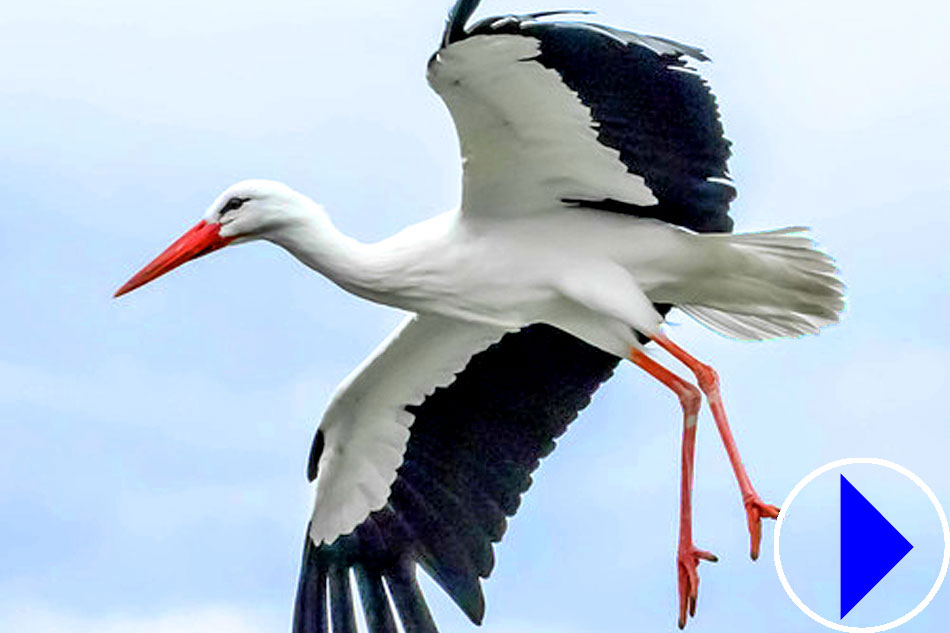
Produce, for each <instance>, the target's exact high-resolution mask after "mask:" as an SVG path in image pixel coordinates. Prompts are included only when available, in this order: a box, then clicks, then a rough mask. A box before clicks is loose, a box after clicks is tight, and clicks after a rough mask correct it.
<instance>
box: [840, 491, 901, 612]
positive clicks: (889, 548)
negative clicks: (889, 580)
mask: <svg viewBox="0 0 950 633" xmlns="http://www.w3.org/2000/svg"><path fill="white" fill-rule="evenodd" d="M913 548H914V546H913V545H911V544H910V541H908V540H907V539H906V538H904V536H903V535H902V534H901V533H900V532H898V531H897V529H896V528H895V527H894V526H893V525H891V523H890V521H888V520H887V519H885V518H884V515H882V514H881V513H880V512H878V510H877V508H875V507H874V506H873V505H871V502H870V501H868V500H867V499H865V498H864V495H862V494H861V493H860V492H858V489H857V488H855V487H854V486H853V485H851V482H850V481H848V480H847V479H845V477H844V475H841V617H842V618H844V616H846V615H848V613H849V612H850V611H851V609H853V608H854V606H855V605H856V604H858V603H859V602H861V600H863V599H864V596H866V595H868V592H869V591H871V589H873V588H874V586H875V585H877V583H879V582H881V580H882V579H883V578H884V576H886V575H887V574H888V572H890V571H891V570H892V569H894V566H895V565H897V563H899V562H900V561H901V560H902V559H903V558H904V557H905V556H907V553H908V552H910V550H912V549H913Z"/></svg>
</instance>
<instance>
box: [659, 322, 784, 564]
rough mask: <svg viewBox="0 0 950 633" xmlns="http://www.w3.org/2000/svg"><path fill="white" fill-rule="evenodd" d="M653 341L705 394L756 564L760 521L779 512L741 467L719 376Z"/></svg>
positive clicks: (662, 341) (684, 354)
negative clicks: (684, 368) (732, 476)
mask: <svg viewBox="0 0 950 633" xmlns="http://www.w3.org/2000/svg"><path fill="white" fill-rule="evenodd" d="M653 341H654V342H655V343H656V344H657V345H659V346H660V347H662V348H663V349H665V350H666V351H668V352H669V353H670V354H672V355H673V357H675V358H676V359H677V360H679V361H680V362H681V363H683V364H684V365H686V366H687V367H689V369H690V371H692V372H693V374H695V376H696V380H697V382H698V383H699V388H700V389H702V390H703V393H704V394H706V400H707V401H708V402H709V408H710V409H711V410H712V414H713V418H714V419H715V420H716V427H717V428H718V429H719V435H720V436H721V437H722V443H723V444H724V445H725V447H726V453H727V454H728V455H729V461H730V462H731V463H732V470H733V471H734V472H735V474H736V481H737V482H738V483H739V491H740V492H741V493H742V503H743V505H744V506H745V511H746V520H747V521H748V524H749V536H750V539H751V547H750V554H751V556H752V560H755V559H757V558H758V557H759V547H760V545H761V542H762V519H763V518H769V519H775V518H777V517H778V513H779V509H778V508H777V507H776V506H773V505H768V504H766V503H764V502H763V501H762V499H760V498H759V495H758V494H757V493H756V492H755V489H754V488H753V487H752V481H751V480H750V479H749V474H748V473H747V472H746V470H745V466H743V465H742V459H741V458H740V457H739V449H738V447H737V446H736V441H735V439H734V438H733V437H732V431H731V430H730V429H729V420H728V419H727V418H726V409H725V407H724V406H723V404H722V395H721V394H720V392H719V376H718V375H717V374H716V371H715V370H714V369H713V368H712V367H710V366H709V365H706V364H704V363H701V362H699V361H698V360H696V359H695V358H693V356H691V355H690V354H689V353H688V352H687V351H686V350H684V349H683V348H682V347H680V346H679V345H677V344H676V343H674V342H673V341H671V340H670V339H668V338H666V337H665V336H663V335H662V334H661V335H659V336H656V337H654V338H653Z"/></svg>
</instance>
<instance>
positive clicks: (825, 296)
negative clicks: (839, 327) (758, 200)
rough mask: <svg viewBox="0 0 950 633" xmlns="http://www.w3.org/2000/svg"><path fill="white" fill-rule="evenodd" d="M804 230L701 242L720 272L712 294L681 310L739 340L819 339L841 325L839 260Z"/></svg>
mask: <svg viewBox="0 0 950 633" xmlns="http://www.w3.org/2000/svg"><path fill="white" fill-rule="evenodd" d="M805 231H807V229H805V228H803V227H790V228H785V229H778V230H775V231H763V232H758V233H739V234H728V235H726V234H717V235H701V236H697V237H698V238H699V239H701V240H703V241H704V242H705V244H706V246H707V247H709V248H710V249H712V250H713V251H714V252H715V259H716V260H717V261H719V262H720V264H721V267H720V270H718V271H716V274H715V275H713V276H712V280H711V281H708V282H707V283H706V284H704V285H705V286H707V291H705V292H702V293H701V295H700V296H697V297H696V301H695V302H687V303H686V305H680V306H679V307H680V308H681V309H682V310H683V311H684V312H685V313H686V314H688V315H689V316H691V317H693V318H694V319H696V320H697V321H699V322H700V323H702V324H703V325H705V326H707V327H709V328H710V329H712V330H714V331H716V332H719V333H720V334H724V335H726V336H730V337H733V338H738V339H745V340H761V339H768V338H779V337H793V336H802V335H805V334H814V333H816V332H818V331H819V330H820V329H821V328H823V327H825V326H827V325H831V324H833V323H837V322H838V319H839V316H840V313H841V311H842V310H844V306H845V304H844V289H845V286H844V283H842V281H841V279H840V278H839V277H838V276H837V275H838V272H839V271H838V268H837V266H836V265H835V262H834V260H833V259H832V258H831V257H830V256H828V255H827V254H825V253H823V252H821V251H819V250H818V249H817V248H816V247H815V244H814V242H813V241H812V240H811V239H810V238H809V237H807V236H806V235H805V234H804V232H805Z"/></svg>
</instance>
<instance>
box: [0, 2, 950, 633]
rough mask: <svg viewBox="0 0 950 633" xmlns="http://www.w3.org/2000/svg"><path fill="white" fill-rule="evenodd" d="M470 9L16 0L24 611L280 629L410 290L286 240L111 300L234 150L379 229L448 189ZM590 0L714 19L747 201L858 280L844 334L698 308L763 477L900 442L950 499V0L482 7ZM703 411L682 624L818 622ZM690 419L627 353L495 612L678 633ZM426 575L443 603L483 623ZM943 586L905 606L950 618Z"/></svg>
mask: <svg viewBox="0 0 950 633" xmlns="http://www.w3.org/2000/svg"><path fill="white" fill-rule="evenodd" d="M448 5H449V0H424V1H423V0H399V1H392V2H383V1H381V0H379V1H377V0H373V1H369V0H367V1H364V2H358V3H340V2H333V3H330V2H322V1H315V2H302V1H289V0H271V1H270V2H266V3H265V2H249V1H240V2H235V1H233V0H231V1H227V2H226V1H223V0H222V1H215V2H211V1H207V0H197V1H196V0H190V1H188V2H184V1H180V0H165V1H163V2H160V3H128V2H119V1H117V0H89V1H87V2H83V3H75V2H71V1H62V2H51V1H46V0H35V1H33V2H28V3H27V2H19V3H7V4H6V5H5V6H4V8H3V10H2V11H0V59H2V60H4V61H3V62H2V63H0V121H2V123H0V148H2V149H0V208H2V210H3V211H2V212H3V215H2V218H3V220H4V225H3V228H2V229H0V271H2V272H0V293H2V294H0V296H2V297H3V298H4V306H5V309H3V310H2V311H0V331H2V332H3V338H2V341H0V631H11V632H13V631H17V632H19V633H40V632H44V633H46V632H50V631H51V632H55V633H60V632H61V633H80V632H85V631H96V632H97V633H126V632H135V633H171V632H175V633H192V632H195V633H197V632H199V631H200V632H202V633H204V632H206V631H216V632H220V633H264V632H270V631H285V630H287V629H288V627H289V622H290V608H291V604H292V600H293V595H294V591H295V587H296V578H297V571H298V569H297V568H298V563H299V553H300V548H301V545H302V539H303V534H304V527H305V523H306V520H307V516H308V514H309V511H310V506H311V502H312V498H311V497H312V492H311V489H310V487H309V485H308V484H307V482H306V478H305V469H306V458H307V455H308V451H309V442H310V439H311V437H312V434H313V430H314V427H315V424H316V422H317V420H318V419H319V416H320V413H321V411H322V409H323V406H324V404H325V402H326V399H327V397H328V395H329V394H330V393H331V391H332V389H333V387H334V386H335V385H336V383H337V382H338V381H339V380H340V379H341V378H342V377H343V376H344V375H345V374H346V373H347V372H348V371H349V370H350V369H351V368H352V367H353V366H355V365H356V364H357V363H358V362H359V361H360V360H361V359H362V358H363V357H364V356H365V355H366V354H367V353H368V352H369V351H370V350H371V349H372V348H374V347H375V346H376V344H377V343H378V342H379V341H380V340H381V339H382V338H383V337H384V336H385V335H386V334H387V333H388V332H389V331H390V330H391V328H392V327H394V326H395V324H396V323H397V322H398V321H399V320H400V318H401V317H400V315H399V314H398V313H396V312H394V311H392V310H390V309H387V308H382V307H378V306H373V305H370V304H367V303H365V302H363V301H360V300H358V299H355V298H351V297H349V296H347V295H345V294H344V293H343V292H342V291H340V290H339V289H337V288H336V287H335V286H332V285H331V284H329V283H328V282H326V281H324V280H323V279H321V278H320V277H318V276H317V275H315V274H313V273H312V272H311V271H309V270H307V269H305V268H303V267H302V266H300V265H298V264H297V263H296V262H294V261H293V260H292V259H291V258H290V257H289V256H288V255H286V254H284V253H283V252H281V251H280V250H278V249H277V248H274V247H272V246H270V245H266V244H256V245H252V246H244V247H239V248H233V249H226V250H225V251H223V252H220V253H216V254H214V255H212V256H209V257H207V258H205V259H203V260H201V261H200V262H197V263H194V264H192V265H189V266H187V267H185V268H184V269H182V270H181V271H178V272H177V273H176V274H173V275H170V276H168V277H166V278H163V279H162V280H160V281H158V282H155V283H154V284H152V285H150V286H148V287H147V288H144V289H142V290H139V291H137V292H136V293H134V294H132V295H130V296H128V297H125V298H123V299H122V300H118V301H113V300H111V299H110V296H111V293H112V292H113V291H114V290H115V288H116V287H117V286H118V285H119V284H120V283H122V282H124V281H125V280H126V279H127V278H128V277H129V276H130V275H131V274H132V273H133V272H135V271H136V270H137V269H138V268H139V267H140V266H141V265H142V264H144V263H145V262H146V261H148V260H149V259H151V257H153V256H154V255H155V254H157V253H158V251H159V250H161V249H162V248H164V247H165V246H166V245H167V244H168V243H169V242H170V241H171V240H172V239H173V238H175V237H177V236H178V235H179V234H180V233H181V232H183V231H184V230H185V229H187V228H188V227H190V226H191V225H192V224H194V222H195V221H197V219H198V218H199V217H200V216H201V214H202V213H203V212H204V210H205V208H206V206H207V205H208V204H209V203H210V202H211V201H212V200H213V199H214V197H215V196H216V195H217V194H218V193H219V192H220V191H221V190H222V189H224V188H225V187H226V186H227V185H229V184H231V183H232V182H233V181H236V180H239V179H243V178H247V177H268V178H275V179H279V180H283V181H286V182H287V183H289V184H291V185H292V186H293V187H295V188H296V189H298V190H300V191H303V192H306V193H308V194H310V195H312V196H313V197H314V198H315V199H317V200H319V201H320V202H322V203H323V204H324V205H325V206H326V207H327V209H328V211H329V212H330V213H331V215H332V217H333V218H334V220H335V221H336V223H337V224H338V226H340V228H341V229H343V230H344V231H347V232H349V233H351V234H353V235H355V236H357V237H359V238H361V239H364V240H374V239H378V238H381V237H383V236H386V235H388V234H390V233H392V232H394V231H395V230H397V229H398V228H400V227H402V226H404V225H405V224H408V223H410V222H414V221H418V220H421V219H423V218H426V217H428V216H430V215H433V214H435V213H437V212H441V211H443V210H445V209H447V208H450V207H452V206H454V205H455V204H456V203H457V200H458V196H459V191H458V190H459V162H458V158H457V153H458V149H457V141H456V139H455V135H454V130H453V128H452V125H451V121H450V119H449V116H448V114H447V112H446V111H445V110H444V108H443V106H442V104H441V102H440V101H439V99H438V97H437V96H436V95H435V94H434V93H432V92H431V91H430V90H429V88H428V87H427V85H426V83H425V76H424V74H425V73H424V71H425V62H426V60H427V58H428V56H429V55H430V54H431V52H432V51H433V50H434V46H435V45H436V43H437V41H438V38H439V34H440V33H441V29H442V25H443V20H444V16H445V12H446V10H447V9H448ZM565 6H576V7H577V8H590V9H596V10H598V12H599V14H598V15H597V16H595V17H596V19H597V20H600V21H603V22H607V23H610V24H613V25H615V26H619V27H626V28H629V29H632V30H636V31H640V32H644V33H652V34H659V35H664V36H668V37H671V38H673V39H677V40H680V41H683V42H686V43H690V44H694V45H698V46H701V47H702V48H704V49H705V50H706V52H707V53H708V54H709V55H710V56H711V57H712V58H713V59H714V60H715V61H714V63H713V64H705V65H703V67H702V71H703V73H704V75H705V76H706V77H708V78H709V79H710V81H711V83H712V85H713V87H714V89H715V92H716V94H717V95H718V98H719V101H720V104H721V110H722V114H723V118H724V121H725V127H726V131H727V134H728V136H729V137H730V138H731V139H732V140H733V142H734V152H735V156H734V158H733V159H732V161H731V162H730V167H731V172H732V174H733V176H734V178H735V180H736V182H737V183H738V187H739V191H740V195H739V198H738V200H737V201H736V202H735V204H734V206H733V216H734V217H735V218H736V220H737V228H739V229H762V228H770V227H778V226H784V225H792V224H795V225H798V224H807V225H811V226H813V227H814V229H815V232H816V235H817V236H818V239H819V240H820V242H821V244H822V246H823V247H824V248H826V249H827V250H828V251H829V252H831V253H833V254H834V255H835V256H836V257H837V258H838V260H839V263H840V266H841V268H842V271H843V275H844V278H845V280H846V281H847V283H848V285H849V291H848V297H849V301H848V306H849V307H848V311H847V313H846V315H845V318H844V321H843V323H842V324H841V325H840V326H838V327H835V328H831V329H829V330H827V331H826V332H825V333H823V334H822V335H821V336H819V337H810V338H807V339H802V340H793V341H778V342H768V343H755V344H749V343H737V342H732V341H729V340H726V339H723V338H721V337H718V336H716V335H714V334H712V333H709V332H707V331H706V330H704V329H703V328H701V327H699V326H698V325H695V324H693V323H688V322H687V321H686V317H685V316H683V315H681V314H675V313H674V316H673V320H674V321H675V322H677V323H679V324H681V325H679V326H676V327H671V328H670V330H671V332H672V333H673V335H674V336H675V337H676V338H677V339H678V340H679V341H680V342H681V343H682V344H684V346H686V347H688V348H690V349H692V350H693V352H694V353H695V354H696V355H697V356H699V357H700V358H704V359H708V360H709V361H711V362H713V364H714V365H715V366H716V367H717V368H718V369H719V371H720V374H721V376H722V380H723V385H724V393H725V397H726V403H727V406H728V409H729V411H730V414H731V417H732V421H733V428H734V430H735V432H736V434H737V436H738V440H739V443H740V448H741V449H742V451H743V454H744V456H745V459H746V463H747V464H748V466H749V468H750V470H751V472H752V475H753V477H754V479H755V480H756V482H757V484H758V487H759V490H760V492H761V493H762V495H763V497H765V498H766V499H767V500H769V501H772V502H774V503H780V502H781V501H782V500H783V499H784V498H785V496H786V495H787V494H788V493H789V491H790V490H791V489H792V487H793V486H794V485H795V484H796V483H797V482H798V481H799V480H800V479H801V478H802V477H804V476H805V475H806V474H807V473H808V472H810V471H811V470H813V469H814V468H816V467H818V466H820V465H822V464H824V463H826V462H828V461H831V460H833V459H838V458H842V457H850V456H876V457H883V458H887V459H891V460H894V461H896V462H899V463H901V464H903V465H905V466H907V467H908V468H911V469H912V470H914V471H915V472H916V473H917V474H918V475H920V476H921V477H922V478H923V479H924V480H925V481H927V482H928V483H929V484H930V486H931V487H932V488H933V489H934V491H935V492H936V493H937V495H938V496H939V497H940V498H941V499H942V500H943V501H944V503H945V504H946V503H947V502H948V500H950V466H948V462H947V458H946V454H947V450H948V446H950V431H948V413H947V406H946V397H947V394H948V391H950V390H948V387H950V381H948V378H950V375H948V359H950V334H948V330H947V328H946V327H945V326H944V324H945V323H946V319H947V307H948V304H950V295H948V292H947V290H948V274H950V255H948V254H947V250H946V249H947V237H946V236H947V229H948V225H950V221H948V218H947V214H948V212H950V211H948V200H950V186H948V177H947V171H948V170H947V167H948V160H947V151H948V148H950V125H948V123H947V113H948V111H950V83H948V79H947V77H948V68H947V60H948V59H950V38H948V37H947V33H946V29H947V24H948V23H950V9H947V6H946V4H945V3H938V2H923V1H918V0H907V1H904V2H900V3H888V4H886V5H884V4H883V3H869V2H856V1H847V2H844V1H837V0H822V1H821V2H818V1H814V0H801V1H799V2H794V3H791V2H789V3H764V2H752V1H751V0H744V1H740V0H716V1H712V0H709V1H692V2H687V1H678V0H663V1H662V2H660V1H650V2H646V1H643V2H632V1H626V2H617V1H608V0H580V1H578V2H561V1H560V0H558V1H557V2H552V0H531V1H528V2H521V1H519V2H514V1H508V0H504V1H502V0H487V1H486V2H484V3H483V7H482V9H481V10H480V12H479V14H480V15H488V14H498V13H506V12H511V11H515V12H520V11H528V10H539V9H550V8H563V7H565ZM700 425H701V429H700V434H699V438H700V439H699V446H698V454H697V455H698V458H697V483H696V495H695V496H696V540H697V544H698V545H699V546H701V547H703V548H707V549H710V550H712V551H714V552H716V553H717V554H718V555H719V556H720V558H721V562H720V563H719V564H718V565H716V566H711V565H704V566H703V568H702V570H701V578H702V584H701V589H700V599H699V614H698V617H697V619H695V620H692V621H691V622H690V624H689V630H691V631H695V632H710V633H711V632H723V633H725V632H732V631H736V630H767V631H775V632H781V633H785V632H796V633H797V632H799V631H805V632H812V631H822V630H824V629H822V628H821V627H819V626H818V625H817V624H814V623H813V622H811V621H810V620H808V619H807V618H806V617H805V616H804V615H803V614H801V613H800V612H799V611H798V609H797V608H796V607H795V606H794V605H793V604H792V603H791V601H789V599H788V598H787V597H786V595H785V593H784V592H783V590H782V588H781V586H780V585H779V582H778V579H777V577H776V574H775V570H774V567H773V566H772V563H771V555H772V544H771V525H770V526H769V527H768V528H767V531H766V543H765V545H764V556H763V560H761V561H760V562H758V563H756V564H753V563H751V562H750V561H749V560H748V555H747V549H748V542H747V535H746V531H745V525H744V515H743V512H742V510H741V507H740V505H739V503H738V494H737V492H736V489H735V484H734V481H733V479H732V474H731V471H730V470H729V466H728V462H727V460H726V458H725V455H724V453H723V451H722V449H721V446H720V444H719V440H718V437H717V436H716V433H715V431H714V427H713V424H712V420H711V418H710V417H709V416H708V415H704V417H702V418H701V419H700ZM679 441H680V414H679V409H678V406H677V404H676V402H675V399H674V398H673V397H672V396H671V395H670V394H669V393H667V392H666V391H665V390H664V389H663V388H662V387H660V386H658V385H656V384H654V383H653V382H652V381H651V380H647V379H645V378H644V377H643V376H642V375H641V374H640V373H639V372H638V371H636V370H635V369H633V368H630V367H624V368H622V369H621V370H620V371H619V372H618V373H617V375H616V377H615V378H614V379H613V380H612V381H611V382H610V383H609V384H608V385H607V386H606V387H605V388H603V389H602V390H601V392H600V393H599V394H598V396H597V398H596V400H595V402H594V403H593V405H592V406H591V407H590V408H589V409H588V410H587V411H585V413H584V414H583V415H582V416H581V418H580V419H578V420H577V421H576V422H575V423H574V424H573V425H572V427H571V430H570V432H569V433H568V434H567V435H566V436H565V437H564V438H563V439H562V440H561V441H560V443H559V446H560V447H559V449H558V450H557V451H556V452H555V453H554V454H553V455H552V456H551V457H550V458H548V459H547V460H546V461H545V462H544V464H543V465H542V467H541V469H540V471H539V472H538V473H537V475H536V477H535V484H534V486H533V487H532V489H531V491H530V492H529V494H528V495H527V497H526V500H525V502H524V503H523V504H522V507H521V511H520V513H519V515H518V516H517V517H516V518H515V519H514V520H513V521H511V523H510V526H509V530H508V532H507V534H506V537H505V540H504V541H503V542H502V543H501V544H500V545H499V546H498V547H497V548H496V555H497V561H498V564H497V566H496V568H495V572H494V574H493V576H492V578H491V579H490V580H489V581H488V582H487V583H486V584H485V591H486V597H487V602H488V609H487V615H486V619H485V625H484V627H483V630H485V631H489V632H492V633H527V632H530V633H535V632H543V633H587V632H589V631H597V632H598V633H611V632H617V633H619V632H629V631H633V630H641V631H660V632H662V631H673V630H675V572H674V566H673V556H674V545H675V536H676V522H675V518H676V511H677V496H676V493H677V481H678V479H677V478H678V454H679ZM854 483H855V484H856V485H859V484H858V481H855V482H854ZM859 488H860V485H859ZM827 499H830V497H827ZM829 503H830V502H829ZM908 504H909V505H913V504H911V503H910V502H909V501H908ZM829 512H834V508H833V507H831V506H829ZM890 512H897V513H898V514H899V513H900V501H899V500H898V505H897V507H896V509H892V510H890ZM827 536H828V535H822V534H820V533H818V534H816V539H819V540H820V539H822V538H825V541H823V542H827V538H826V537H827ZM816 542H817V541H816ZM816 565H817V563H816ZM819 567H820V565H819ZM816 568H817V567H816ZM902 573H907V574H911V576H912V577H913V578H914V579H915V582H910V581H908V582H907V583H905V584H903V585H900V584H899V583H898V584H899V586H895V587H894V589H893V590H892V591H891V592H890V593H888V594H887V595H889V596H891V598H887V600H889V601H890V602H892V603H893V604H896V605H898V606H901V607H904V606H905V605H906V607H905V608H900V609H898V612H903V611H906V610H908V609H909V608H910V607H911V606H913V604H915V603H916V602H917V600H918V599H919V596H918V595H917V594H916V593H912V592H911V589H909V588H910V587H916V586H917V584H919V583H917V582H916V581H919V580H920V578H923V577H929V578H932V576H933V570H932V568H931V567H928V566H926V565H923V566H920V567H915V566H907V567H906V570H905V571H904V572H902ZM925 584H929V583H925ZM426 586H427V595H428V597H429V599H430V604H431V605H432V609H433V611H434V613H435V616H436V620H437V622H439V623H440V625H441V627H442V630H443V631H444V632H445V633H453V632H463V633H464V632H465V631H474V630H476V629H475V627H473V626H471V625H470V624H469V623H468V622H467V620H465V618H464V616H463V615H462V614H461V613H460V612H458V610H457V609H456V608H455V607H454V605H453V604H451V603H450V602H449V600H448V599H447V598H446V597H445V596H444V595H443V594H442V593H441V591H439V590H436V589H433V586H432V584H431V583H428V584H427V585H426ZM948 596H950V590H948V589H946V588H945V589H944V590H943V591H942V592H941V593H940V594H939V595H938V596H937V598H936V600H935V601H934V602H933V604H932V605H931V606H930V607H929V608H928V609H927V610H926V611H924V613H923V614H922V615H921V616H920V617H919V618H917V619H916V620H914V621H913V622H912V623H911V624H909V625H907V626H906V627H904V629H903V630H905V631H909V632H910V631H913V632H920V633H923V632H931V631H933V632H935V631H939V630H943V628H944V627H945V626H946V622H947V619H948V617H950V597H948ZM893 604H892V605H891V606H893ZM859 609H861V607H860V606H859ZM868 613H869V612H865V616H868ZM855 616H856V617H859V616H860V614H859V612H858V609H856V610H855ZM865 616H860V617H865Z"/></svg>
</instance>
